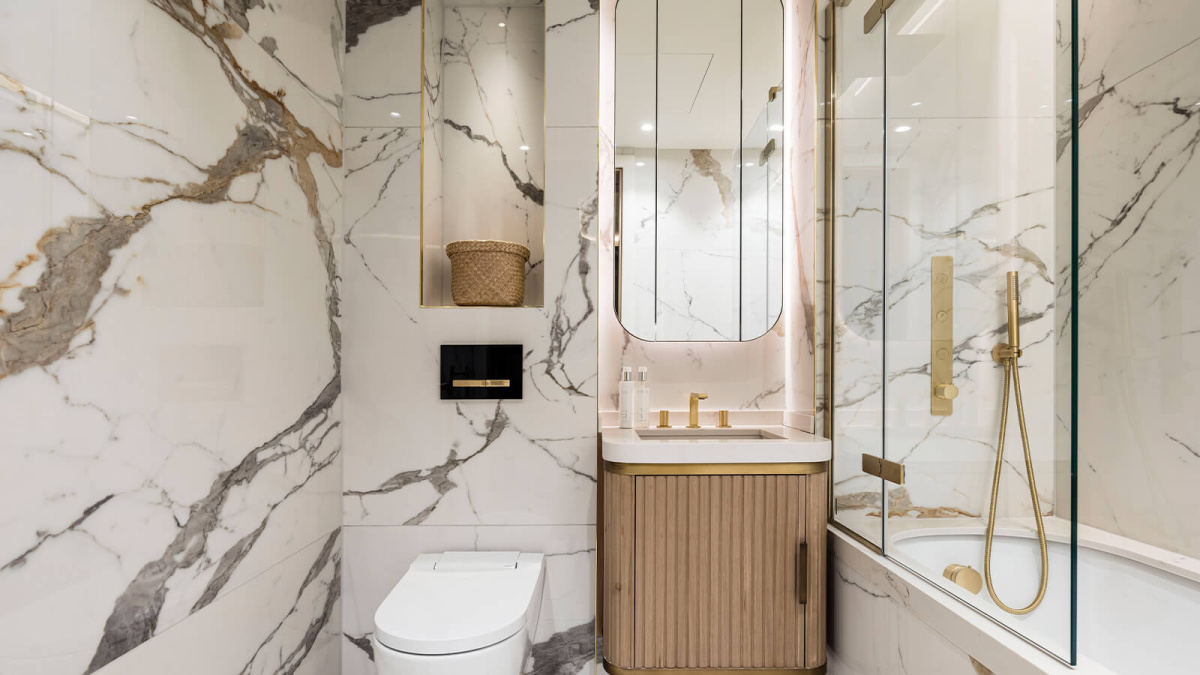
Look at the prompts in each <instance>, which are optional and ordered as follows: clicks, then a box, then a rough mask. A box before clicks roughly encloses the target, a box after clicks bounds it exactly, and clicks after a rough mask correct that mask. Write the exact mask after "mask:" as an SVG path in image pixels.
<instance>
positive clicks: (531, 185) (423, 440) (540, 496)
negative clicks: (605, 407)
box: [341, 0, 599, 675]
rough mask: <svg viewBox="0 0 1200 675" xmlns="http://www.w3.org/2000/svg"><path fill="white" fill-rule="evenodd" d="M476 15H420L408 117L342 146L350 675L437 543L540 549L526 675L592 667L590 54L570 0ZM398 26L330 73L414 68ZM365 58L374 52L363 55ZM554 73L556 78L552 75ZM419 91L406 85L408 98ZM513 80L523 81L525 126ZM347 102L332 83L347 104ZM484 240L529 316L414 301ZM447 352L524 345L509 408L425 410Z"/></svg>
mask: <svg viewBox="0 0 1200 675" xmlns="http://www.w3.org/2000/svg"><path fill="white" fill-rule="evenodd" d="M493 4H494V3H489V6H487V7H458V6H454V7H445V6H444V5H442V4H441V3H438V2H426V3H425V6H424V13H425V17H424V19H425V31H426V32H425V35H426V42H425V49H426V52H425V59H424V65H425V72H424V74H423V75H422V76H421V78H420V79H424V81H425V86H424V88H423V89H424V92H423V94H418V95H423V96H424V97H425V119H424V120H421V121H420V122H417V121H416V117H415V116H414V117H412V118H411V119H410V118H409V116H408V112H406V111H405V110H401V109H398V108H393V109H392V110H393V111H395V112H399V113H401V117H399V118H391V117H390V115H387V114H386V113H385V118H384V119H380V118H379V116H376V117H373V118H370V120H369V121H368V122H366V123H365V124H362V126H363V128H362V129H354V130H353V131H351V132H349V133H348V140H347V152H346V184H345V194H346V199H345V206H346V209H345V219H346V229H345V236H344V238H343V244H344V246H345V254H346V256H345V263H344V266H343V269H342V272H341V274H342V284H343V297H344V301H343V305H342V311H343V313H344V319H343V324H344V326H345V344H344V371H343V372H344V380H345V384H346V409H345V420H346V439H345V447H346V450H345V452H344V455H343V463H344V472H343V486H342V498H343V513H344V519H345V527H344V531H345V532H346V534H345V536H346V550H345V564H346V567H345V569H346V573H345V575H344V576H343V589H344V590H343V601H344V603H345V611H344V620H343V626H342V633H343V636H342V640H341V641H342V672H343V673H347V674H352V675H368V674H369V673H371V672H372V667H373V664H372V660H371V659H372V657H373V654H372V652H371V644H370V637H371V633H372V631H373V630H374V626H373V620H372V617H373V614H374V610H375V608H376V607H377V606H378V603H379V602H381V601H382V600H383V598H384V597H385V596H386V594H387V592H388V591H390V589H391V588H392V587H393V586H394V584H395V583H396V581H397V580H398V579H399V578H400V576H401V575H402V574H403V573H404V571H405V569H407V566H408V564H409V563H410V562H411V560H412V559H413V558H415V556H416V555H418V554H420V553H427V552H440V551H446V550H475V549H478V550H496V549H503V550H518V549H519V550H528V551H542V552H545V553H546V554H547V588H546V598H545V603H544V605H543V608H542V616H543V621H542V624H543V625H542V626H541V627H539V629H538V635H536V636H534V639H533V643H534V647H533V654H534V655H535V657H536V658H535V659H534V660H533V661H532V662H531V665H530V667H531V668H535V669H536V672H539V673H541V672H547V673H548V672H556V673H557V672H571V673H572V674H574V673H577V672H584V671H588V670H590V667H591V666H590V663H591V662H592V659H593V658H594V656H593V654H592V649H593V648H592V646H591V642H592V641H591V639H590V637H589V638H588V639H585V638H584V637H583V636H584V635H585V634H587V635H588V636H590V635H591V633H592V632H593V631H592V628H591V625H592V624H591V622H592V621H594V616H595V613H594V607H593V600H592V591H591V587H592V571H593V569H594V561H593V559H592V558H593V556H594V546H595V544H594V537H595V532H594V529H595V528H594V522H595V520H594V518H595V516H594V509H595V507H594V498H595V485H596V478H595V471H596V468H595V467H596V455H595V452H596V450H595V449H596V436H595V434H596V426H595V425H596V402H597V390H598V386H599V384H598V381H597V377H596V332H597V301H596V295H597V293H598V289H597V278H596V276H597V275H596V264H597V260H596V255H597V251H596V244H595V241H596V235H597V223H596V202H597V174H596V148H595V144H596V142H595V139H596V130H595V113H594V110H588V109H587V108H586V101H585V100H582V99H579V98H578V97H575V96H574V95H573V94H572V91H574V90H573V89H572V87H575V86H580V85H581V83H585V82H586V80H587V78H586V77H585V76H584V75H586V73H587V72H588V70H589V69H594V68H595V65H594V64H595V58H596V54H595V51H594V50H587V49H581V48H580V45H581V44H582V45H586V44H587V41H586V39H587V36H588V34H589V33H592V34H594V33H595V32H596V21H597V18H596V15H595V9H594V8H592V7H590V6H589V4H588V2H586V1H582V0H580V1H575V0H550V2H547V3H544V5H543V6H539V7H530V6H528V5H527V4H526V3H521V4H520V6H514V7H503V6H492V5H493ZM350 11H351V15H350V17H349V23H350V24H351V25H354V24H355V21H356V18H355V17H354V16H353V11H354V10H353V8H351V10H350ZM543 11H544V18H542V12H543ZM415 14H417V13H416V12H411V13H409V14H407V15H403V16H400V15H397V16H394V17H392V18H390V19H388V20H387V21H384V22H381V23H376V24H374V25H372V26H371V27H369V28H367V29H366V31H365V32H364V33H362V34H361V37H360V41H359V44H358V46H356V47H354V48H353V49H351V50H350V52H349V54H348V56H347V68H348V72H347V82H365V81H366V80H365V79H363V77H364V76H363V73H364V72H367V71H372V72H373V71H375V70H377V69H376V68H375V66H374V65H372V64H373V63H378V62H380V61H381V60H382V61H386V62H388V63H394V64H396V69H397V71H407V70H408V69H409V68H410V67H417V68H419V65H420V64H421V61H422V58H421V56H422V53H421V44H420V41H419V39H408V40H402V39H384V40H383V41H377V40H376V37H377V36H378V37H381V38H382V37H383V36H386V35H400V34H401V33H402V32H403V31H404V30H410V29H411V26H410V27H408V28H406V26H408V24H409V23H410V22H413V21H414V16H413V15H415ZM417 18H419V17H417ZM501 22H503V23H505V24H506V27H504V28H501V27H499V26H498V24H499V23H501ZM419 23H420V22H419V21H416V23H415V25H419ZM393 31H394V32H393ZM531 31H533V32H531ZM413 35H419V33H415V34H413ZM543 35H544V42H545V44H544V46H543V45H542V44H541V43H542V40H543ZM431 36H439V37H438V38H435V39H430V37H431ZM443 36H444V38H445V40H444V41H443V40H442V39H440V38H441V37H443ZM360 50H361V51H360ZM356 53H357V54H358V56H355V55H356ZM368 55H370V58H371V59H373V60H374V61H371V60H362V58H360V57H363V58H365V57H367V56H368ZM356 59H358V60H356ZM543 60H544V63H545V72H542V70H541V65H542V62H543ZM496 69H501V70H504V72H503V73H500V72H497V70H496ZM565 73H570V74H571V79H572V81H571V86H565V85H563V84H561V83H560V84H559V85H552V84H551V80H553V79H554V78H560V82H561V78H562V77H563V76H564V74H565ZM498 75H504V77H498ZM477 78H478V80H479V82H478V83H477V82H476V79H477ZM505 78H508V79H505ZM420 79H416V78H414V79H413V84H412V89H411V91H421V86H420V84H419V83H420ZM397 82H398V81H397ZM388 86H390V87H392V90H395V91H409V89H404V88H402V87H408V86H409V85H408V84H397V85H395V86H393V85H388ZM522 87H534V88H536V89H537V92H538V108H539V110H538V111H537V115H536V116H531V115H530V110H527V109H526V107H527V104H529V102H530V101H532V100H534V99H530V98H528V97H525V96H524V93H523V90H522V89H521V88H522ZM543 88H545V89H546V92H547V93H546V95H547V98H546V100H545V101H544V105H545V108H546V112H545V123H544V127H543V117H542V115H541V111H540V108H541V105H542V102H541V101H540V96H541V91H542V89H543ZM592 88H593V90H594V89H595V87H594V84H593V87H592ZM381 90H383V89H382V86H381ZM362 91H366V90H365V89H360V90H354V89H353V88H350V87H348V89H347V96H348V101H352V100H353V97H354V96H355V95H356V94H357V93H360V92H362ZM593 95H594V94H593ZM377 110H384V109H382V108H377ZM589 117H590V120H591V121H590V122H587V121H586V120H588V119H589ZM387 118H390V120H391V121H389V120H388V119H387ZM376 120H378V121H376ZM396 120H398V121H396ZM557 120H570V121H572V122H573V123H572V124H565V123H563V122H560V121H557ZM578 120H585V122H584V123H582V124H581V123H579V122H578ZM357 123H361V119H360V121H359V122H356V124H357ZM410 124H411V126H410ZM418 124H420V125H423V126H424V129H423V139H424V143H425V147H424V148H423V150H424V152H423V153H422V148H421V140H422V133H420V131H419V130H418V129H416V128H414V127H415V126H416V125H418ZM522 145H527V146H529V150H522V149H521V146H522ZM422 159H423V160H424V166H423V167H422V166H421V164H422ZM422 171H423V176H422ZM422 177H423V178H424V181H425V187H426V189H425V192H424V194H423V195H422V190H421V180H422ZM422 215H423V217H424V218H425V220H426V227H425V228H424V230H422V223H421V218H422ZM535 218H536V219H544V226H543V225H542V223H540V222H535ZM443 223H444V227H443ZM489 228H491V229H489ZM480 235H483V236H493V237H497V238H504V239H509V240H514V241H519V242H521V243H527V244H528V245H529V246H530V248H531V249H533V251H534V254H535V256H534V258H535V259H534V260H533V261H531V262H533V263H534V264H533V265H531V266H530V269H531V273H530V275H529V276H528V286H527V304H536V305H540V306H537V307H524V308H512V309H495V308H467V309H457V308H430V307H422V297H421V286H422V282H424V286H425V291H426V297H425V300H426V303H425V304H431V301H432V304H443V303H441V302H438V300H439V299H441V298H442V297H443V294H444V295H445V296H446V299H447V300H448V299H449V298H448V294H449V288H448V284H446V285H444V286H443V284H444V282H445V281H447V280H448V279H444V278H443V277H442V273H441V271H442V268H443V267H444V265H443V264H442V263H443V262H444V259H445V254H444V253H443V252H442V248H443V246H444V244H445V243H446V242H447V241H451V240H453V239H455V238H480ZM422 237H423V238H424V241H423V243H424V249H422ZM543 240H544V248H543ZM543 251H544V255H543ZM422 256H423V257H424V259H425V270H424V273H425V276H424V277H422V276H421V274H422V271H421V269H420V265H419V264H417V263H418V261H419V260H421V258H422ZM543 289H544V291H543ZM530 291H535V292H534V293H530ZM530 300H533V302H532V303H531V302H530ZM445 304H450V303H449V302H446V303H445ZM464 342H471V343H510V344H512V343H516V344H521V345H523V346H524V351H525V355H524V374H523V377H524V378H525V383H524V398H523V399H522V400H519V401H441V400H440V399H439V392H438V389H437V386H436V383H437V381H438V377H439V375H438V354H439V346H440V345H441V344H451V343H464ZM396 410H404V411H406V412H405V414H403V415H397V414H396V413H395V411H396ZM572 669H574V670H572Z"/></svg>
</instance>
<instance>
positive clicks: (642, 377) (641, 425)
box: [633, 366, 650, 429]
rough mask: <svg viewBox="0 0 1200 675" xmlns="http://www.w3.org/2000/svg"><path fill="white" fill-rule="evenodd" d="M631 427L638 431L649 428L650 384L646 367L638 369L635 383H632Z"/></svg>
mask: <svg viewBox="0 0 1200 675" xmlns="http://www.w3.org/2000/svg"><path fill="white" fill-rule="evenodd" d="M633 426H634V427H636V428H638V429H645V428H647V427H649V426H650V382H649V381H648V380H647V374H646V366H640V367H639V368H638V376H637V382H634V383H633Z"/></svg>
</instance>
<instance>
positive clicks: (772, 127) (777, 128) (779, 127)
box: [771, 124, 783, 131]
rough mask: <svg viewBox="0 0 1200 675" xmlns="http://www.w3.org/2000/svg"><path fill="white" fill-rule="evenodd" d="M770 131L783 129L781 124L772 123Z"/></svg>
mask: <svg viewBox="0 0 1200 675" xmlns="http://www.w3.org/2000/svg"><path fill="white" fill-rule="evenodd" d="M771 131H783V125H782V124H772V125H771Z"/></svg>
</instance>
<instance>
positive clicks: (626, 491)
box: [601, 426, 830, 675]
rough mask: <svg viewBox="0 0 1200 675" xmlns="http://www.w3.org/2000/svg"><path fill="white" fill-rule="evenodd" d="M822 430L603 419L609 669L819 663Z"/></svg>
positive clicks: (711, 669) (787, 669) (782, 667)
mask: <svg viewBox="0 0 1200 675" xmlns="http://www.w3.org/2000/svg"><path fill="white" fill-rule="evenodd" d="M829 452H830V445H829V441H828V440H826V439H823V438H818V437H815V436H813V435H811V434H807V433H804V432H801V431H797V430H795V429H790V428H787V427H782V426H775V427H770V426H768V427H754V428H745V427H733V428H703V429H689V428H678V429H636V430H635V429H604V430H603V432H602V455H603V460H604V475H603V481H604V485H603V525H602V528H603V536H602V540H601V547H602V551H601V559H602V564H601V568H602V582H601V588H602V593H601V596H602V597H601V603H602V612H603V617H602V630H603V635H604V665H605V668H606V669H607V670H608V672H609V673H610V674H611V675H621V674H623V673H636V672H647V673H653V672H665V671H669V672H677V671H685V672H698V673H704V672H707V673H730V672H733V671H735V670H736V671H737V672H743V671H751V672H754V671H757V672H763V673H778V674H782V673H823V672H824V671H825V597H826V596H825V555H826V549H825V524H826V520H827V514H828V482H827V481H828V466H829Z"/></svg>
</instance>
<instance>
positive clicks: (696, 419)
mask: <svg viewBox="0 0 1200 675" xmlns="http://www.w3.org/2000/svg"><path fill="white" fill-rule="evenodd" d="M706 398H708V394H697V393H695V392H692V396H691V398H690V399H689V400H688V425H687V428H689V429H699V428H700V401H703V400H704V399H706Z"/></svg>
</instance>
